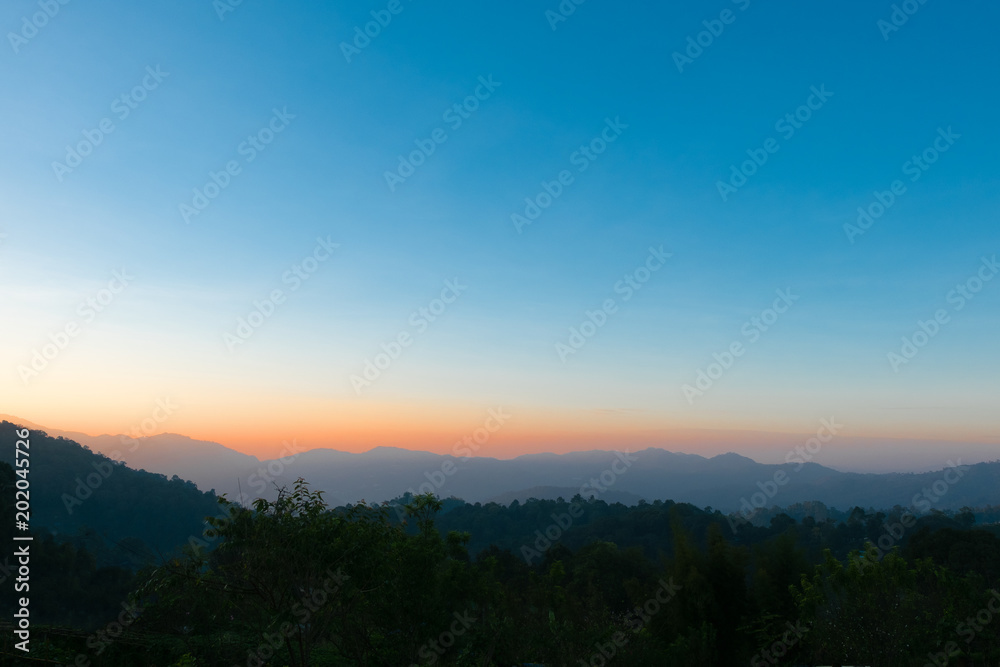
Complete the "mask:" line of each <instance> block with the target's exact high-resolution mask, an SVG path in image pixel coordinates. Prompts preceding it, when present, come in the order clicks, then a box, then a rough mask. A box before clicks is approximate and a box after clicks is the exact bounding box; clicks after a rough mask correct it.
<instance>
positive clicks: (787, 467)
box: [0, 416, 1000, 513]
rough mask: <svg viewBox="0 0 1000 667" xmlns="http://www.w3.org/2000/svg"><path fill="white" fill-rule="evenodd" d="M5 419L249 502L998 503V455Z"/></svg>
mask: <svg viewBox="0 0 1000 667" xmlns="http://www.w3.org/2000/svg"><path fill="white" fill-rule="evenodd" d="M0 418H3V419H7V420H8V421H11V422H14V423H19V424H23V425H24V426H27V427H28V428H31V429H33V430H43V431H46V432H48V433H49V435H51V436H53V437H58V436H61V437H64V438H66V439H68V440H73V441H76V442H78V443H80V444H81V445H83V446H85V447H88V448H90V449H91V450H92V451H95V452H99V453H101V454H104V455H105V456H108V457H110V458H113V459H118V460H121V461H123V462H124V463H125V464H126V465H128V466H129V467H131V468H135V469H144V470H147V471H149V472H154V473H159V474H163V475H166V476H167V477H172V476H173V475H177V476H178V477H180V478H181V479H185V480H190V481H192V482H194V483H195V484H196V485H197V486H198V488H199V489H201V490H202V491H209V490H214V491H215V492H216V493H218V494H223V493H224V494H226V495H227V496H228V497H229V498H231V499H235V498H239V497H240V494H243V496H242V497H243V499H244V500H250V499H253V498H256V497H261V496H264V497H273V496H274V494H275V493H276V489H277V488H278V487H279V486H282V485H291V483H292V482H294V481H295V479H296V478H298V477H302V478H304V479H305V480H306V481H307V482H309V484H310V485H311V486H312V487H313V488H315V489H319V490H322V491H324V493H325V496H326V499H327V501H328V502H329V503H331V504H334V505H340V504H346V503H353V502H357V501H360V500H365V501H367V502H381V501H385V500H391V499H393V498H397V497H399V496H401V495H402V494H404V493H406V492H408V491H409V492H411V493H423V492H433V493H435V494H437V495H439V496H441V497H457V498H461V499H463V500H466V501H468V502H471V503H476V502H481V503H485V502H491V501H492V502H500V503H504V504H508V503H510V502H512V501H513V500H521V501H523V500H526V499H527V498H530V497H535V498H539V499H542V498H553V499H554V498H557V497H559V496H562V497H564V498H566V499H569V498H572V497H573V496H574V495H576V494H580V495H581V496H584V497H589V496H595V497H597V498H599V499H602V500H605V501H607V502H622V503H624V504H635V503H638V502H639V501H641V500H646V501H653V500H657V499H660V500H667V499H669V500H674V501H676V502H688V503H692V504H694V505H697V506H699V507H706V506H710V507H713V508H715V509H719V510H722V511H724V512H733V511H740V510H742V511H743V512H745V513H746V512H749V510H750V509H751V508H754V507H759V506H767V507H772V506H787V505H791V504H794V503H798V502H808V501H819V502H822V503H824V504H826V505H828V506H831V507H839V508H847V507H853V506H856V505H857V506H861V507H866V508H867V507H873V508H889V507H893V506H895V505H900V506H903V507H913V508H914V509H915V510H916V511H919V512H927V511H930V510H932V509H937V510H955V509H959V508H961V507H963V506H970V507H977V506H985V505H989V504H997V503H1000V462H990V463H977V464H975V465H965V464H963V463H962V462H961V461H960V460H956V461H952V462H951V464H952V465H953V467H948V468H944V469H941V470H938V471H933V472H926V473H853V472H840V471H837V470H834V469H832V468H828V467H825V466H822V465H819V464H816V463H811V462H804V461H803V462H793V463H785V464H765V463H758V462H756V461H754V460H752V459H750V458H747V457H745V456H741V455H739V454H734V453H728V454H721V455H717V456H713V457H711V458H706V457H703V456H699V455H696V454H683V453H676V452H670V451H667V450H664V449H659V448H647V449H643V450H641V451H637V452H630V453H626V452H616V451H611V450H608V451H602V450H594V451H584V452H573V453H568V454H529V455H524V456H519V457H517V458H513V459H495V458H489V457H471V458H468V459H463V458H462V457H455V456H449V455H439V454H434V453H430V452H421V451H413V450H407V449H399V448H394V447H376V448H374V449H372V450H369V451H367V452H364V453H350V452H343V451H337V450H334V449H312V450H309V451H296V450H295V447H294V445H289V446H288V447H287V455H286V456H284V457H282V458H278V459H273V460H266V461H262V460H259V459H258V458H256V457H254V456H249V455H247V454H242V453H240V452H237V451H235V450H232V449H229V448H227V447H225V446H223V445H221V444H218V443H215V442H207V441H199V440H193V439H191V438H189V437H187V436H183V435H176V434H169V433H166V434H161V435H155V436H151V437H148V438H142V439H140V440H132V439H130V438H128V437H127V436H111V435H101V436H91V435H87V434H84V433H78V432H68V431H60V430H58V429H48V428H45V427H44V426H40V425H37V424H31V423H29V422H26V421H25V420H23V419H18V418H16V417H7V416H2V417H0Z"/></svg>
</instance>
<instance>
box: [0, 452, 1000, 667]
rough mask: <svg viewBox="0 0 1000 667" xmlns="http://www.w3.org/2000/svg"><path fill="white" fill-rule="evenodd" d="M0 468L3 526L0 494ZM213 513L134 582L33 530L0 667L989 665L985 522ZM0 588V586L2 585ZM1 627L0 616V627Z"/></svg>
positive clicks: (937, 517) (652, 508) (420, 508)
mask: <svg viewBox="0 0 1000 667" xmlns="http://www.w3.org/2000/svg"><path fill="white" fill-rule="evenodd" d="M0 468H2V470H0V476H2V487H3V491H2V492H0V498H2V504H3V512H4V516H5V517H7V516H12V515H13V512H12V511H11V510H12V508H11V507H9V505H10V504H11V502H12V500H11V499H12V498H13V493H12V491H11V489H12V486H13V481H14V473H13V470H12V469H11V468H10V466H8V465H6V464H0ZM216 503H217V508H215V511H214V512H212V513H211V514H210V515H208V516H207V517H206V521H205V529H204V530H203V531H198V532H196V533H193V534H191V535H190V536H189V539H188V540H187V542H185V543H183V544H181V545H178V548H177V549H175V550H174V551H173V552H172V553H170V554H166V555H164V554H158V555H157V556H155V557H150V556H149V555H148V553H147V560H146V562H145V563H144V564H142V565H136V564H135V563H134V562H132V563H117V564H116V563H111V562H108V561H109V559H108V557H107V554H108V553H112V550H111V549H110V547H108V546H107V545H105V546H104V547H103V550H104V553H105V557H103V558H102V556H101V553H99V552H95V551H94V550H93V549H92V547H91V546H90V545H88V543H87V542H86V541H84V540H81V539H80V536H81V535H90V541H91V543H92V544H101V543H102V538H101V535H102V532H101V527H100V526H87V527H82V528H80V534H79V535H77V536H75V537H74V536H65V535H53V534H51V533H50V532H47V531H44V530H38V531H37V532H36V542H35V551H34V556H33V562H32V565H33V570H32V589H31V605H32V613H33V626H32V627H33V629H32V639H31V651H30V654H29V655H27V656H25V655H24V654H23V653H20V652H18V651H16V650H15V649H14V647H13V643H14V641H15V639H14V638H13V633H12V631H11V630H10V629H8V630H6V631H5V632H4V635H3V642H2V644H0V657H3V658H4V659H5V660H7V661H9V664H25V665H28V664H38V665H43V664H45V665H52V664H59V665H76V666H79V667H85V666H88V665H163V666H174V665H176V666H180V665H247V666H260V665H288V666H289V667H292V666H302V665H330V666H345V667H346V666H348V665H358V666H376V665H393V666H398V665H403V666H406V665H420V666H423V665H482V666H488V665H498V666H499V665H505V666H506V665H536V666H538V665H553V666H555V665H573V666H579V665H591V666H594V667H597V666H600V665H605V664H609V665H610V664H620V665H692V666H693V665H737V664H748V665H751V666H757V665H779V664H781V665H872V666H884V667H889V666H897V665H899V666H903V665H925V664H932V665H938V666H939V665H945V664H953V665H995V664H998V661H1000V618H995V617H996V616H997V615H998V613H1000V592H998V589H1000V581H998V578H1000V542H998V526H997V525H996V523H993V521H995V517H996V514H997V509H996V508H992V507H990V508H982V509H978V510H973V509H972V508H965V509H964V510H963V511H961V512H957V513H942V512H934V511H932V512H930V513H927V514H924V515H920V516H916V515H914V514H911V513H910V512H908V511H907V510H905V509H903V508H900V507H896V508H893V509H890V510H887V511H884V512H876V511H874V510H871V509H869V510H865V509H862V508H853V509H852V510H851V511H849V512H846V513H842V512H837V511H836V510H832V509H830V508H825V507H822V506H814V507H802V506H799V507H795V508H788V512H776V513H775V512H774V510H772V514H773V516H770V518H769V519H767V521H766V525H755V523H760V522H759V521H757V522H751V521H745V520H734V518H733V517H730V516H726V515H723V514H722V513H721V512H718V511H714V510H712V509H711V508H697V507H694V506H692V505H687V504H678V503H673V502H670V501H656V502H654V503H640V504H639V505H638V506H632V507H628V506H625V505H621V504H618V503H614V504H608V503H605V502H604V501H601V500H593V499H583V498H580V497H576V498H573V499H570V500H564V499H558V500H554V501H546V500H535V499H531V500H528V501H527V502H524V503H518V502H516V501H515V502H514V503H512V504H511V505H510V506H502V505H498V504H494V503H488V504H486V505H480V504H476V505H470V504H467V503H464V502H462V501H461V500H459V499H454V498H451V499H439V498H437V497H435V496H433V495H429V494H428V495H420V496H410V495H407V496H403V497H401V498H399V499H397V500H396V501H394V502H391V503H383V504H380V505H376V504H368V503H364V502H359V503H357V504H354V505H348V506H342V507H329V506H328V505H327V503H326V502H325V501H324V500H323V494H322V493H321V492H319V491H314V490H312V489H311V488H310V487H309V485H308V483H307V482H306V481H303V480H299V481H298V482H297V483H295V484H294V486H293V487H291V488H283V489H282V490H281V492H280V493H279V494H278V495H277V497H276V499H275V500H273V501H268V500H264V499H261V500H257V501H256V502H255V503H254V504H253V505H252V506H249V507H247V506H241V505H239V504H236V503H234V502H231V501H229V500H227V499H226V498H225V497H220V498H217V499H216ZM165 510H168V508H162V510H161V511H165ZM810 510H812V511H811V512H810ZM793 515H796V516H793ZM817 516H819V517H821V518H819V519H817V518H816V517H817ZM797 517H801V518H797ZM834 517H836V518H834ZM5 529H6V532H7V533H8V536H7V537H8V543H10V540H9V537H10V535H9V533H11V532H13V530H12V525H10V524H9V523H8V524H6V525H5ZM105 532H106V531H105ZM133 542H135V541H134V540H133ZM137 543H138V546H139V547H140V549H141V548H142V547H143V546H144V545H142V543H141V540H138V542H137ZM118 546H120V545H118ZM134 546H135V545H133V547H134ZM147 551H149V550H148V549H147ZM102 561H103V562H102ZM2 575H3V576H4V578H5V579H6V580H7V581H6V582H5V584H4V585H5V586H9V585H10V578H11V576H12V574H11V570H10V562H9V561H8V562H7V563H6V564H5V566H4V568H3V572H2ZM11 605H12V601H11V599H10V596H4V606H5V607H6V608H5V609H4V612H5V614H8V613H9V612H10V607H11ZM6 618H10V616H9V615H7V616H6ZM8 625H9V624H8ZM15 660H16V663H15V662H10V661H15Z"/></svg>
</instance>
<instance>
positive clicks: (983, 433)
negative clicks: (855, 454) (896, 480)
mask: <svg viewBox="0 0 1000 667" xmlns="http://www.w3.org/2000/svg"><path fill="white" fill-rule="evenodd" d="M674 5H677V6H674ZM998 19H1000V7H998V6H997V5H995V4H993V3H987V2H973V3H962V4H961V5H959V6H952V5H949V4H946V3H942V2H933V1H932V2H926V3H924V4H920V3H919V2H917V0H911V1H910V2H904V3H901V4H898V3H897V4H893V3H888V2H885V3H882V2H860V1H850V2H841V3H794V4H793V3H781V4H780V5H775V4H774V3H763V2H760V1H759V0H737V1H735V2H730V1H721V0H719V1H715V2H694V3H653V2H633V3H617V4H616V3H609V2H601V1H600V0H590V1H589V2H583V3H581V4H579V5H577V4H575V2H573V1H572V0H566V1H565V2H563V3H562V4H560V3H558V2H556V1H555V0H550V1H549V2H524V3H521V2H515V3H501V2H483V3H471V4H470V3H459V2H439V3H431V2H425V1H422V0H393V1H391V2H382V1H381V0H377V1H375V2H371V3H321V2H303V3H297V4H295V5H289V4H288V3H277V2H263V1H262V0H243V1H242V2H239V3H237V2H236V0H216V1H215V2H213V1H211V0H198V1H197V2H191V3H182V5H180V6H179V5H178V4H177V3H173V2H166V1H162V2H158V1H148V0H147V1H141V2H137V3H130V4H128V5H122V4H121V3H110V2H90V3H82V2H71V1H67V2H66V4H61V3H60V2H59V1H58V0H50V2H46V0H42V1H41V2H38V1H37V0H36V1H35V2H29V1H27V0H14V1H12V2H9V3H6V4H5V5H4V7H3V8H2V9H0V27H2V31H3V33H4V34H5V39H4V42H5V44H3V45H0V82H2V84H3V86H4V89H5V90H7V91H8V94H7V97H6V99H7V103H6V104H4V105H2V107H0V121H2V122H0V138H2V139H0V143H2V146H3V148H4V150H3V153H2V154H0V321H2V324H3V326H2V327H0V371H2V372H0V412H5V413H8V414H14V415H18V416H20V417H23V418H24V419H27V420H30V421H32V422H37V423H42V424H46V425H49V426H51V427H53V428H61V429H68V430H78V431H85V432H89V433H95V434H97V433H120V432H128V431H131V430H132V429H135V428H145V429H146V431H144V432H146V433H147V434H148V433H149V432H151V431H155V432H174V433H183V434H186V435H190V436H192V437H196V438H201V439H206V440H214V441H217V442H221V443H223V444H225V445H227V446H230V447H233V448H235V449H239V450H241V451H245V452H248V453H253V454H257V455H261V456H270V455H274V454H276V453H277V452H278V451H279V450H280V449H281V443H282V442H283V441H286V440H292V439H295V440H296V441H297V442H298V443H300V445H303V444H304V445H305V446H307V447H332V448H336V449H341V450H346V451H364V450H367V449H369V448H371V447H375V446H379V445H387V446H399V447H407V448H418V449H426V450H430V451H436V452H448V451H451V449H452V448H453V443H455V442H456V441H458V440H460V439H461V438H463V437H465V436H467V435H470V434H472V433H475V432H476V429H479V428H485V427H487V426H489V427H490V429H492V430H490V439H489V444H488V445H484V447H483V450H482V451H481V452H480V453H481V454H483V455H489V456H495V457H499V458H506V457H510V456H515V455H519V454H523V453H528V452H545V451H554V452H564V451H570V450H574V449H592V448H617V449H625V448H629V447H632V448H635V447H638V446H640V445H641V446H651V445H652V446H662V447H664V448H667V449H675V450H676V449H682V450H683V451H690V452H693V453H707V452H710V451H715V450H716V449H720V450H721V451H727V450H732V451H737V452H741V451H750V449H749V448H750V447H751V444H752V442H757V441H758V440H759V437H757V436H753V435H752V434H754V433H757V434H760V433H783V434H805V435H808V434H813V433H815V432H816V430H817V429H818V428H819V427H820V426H821V420H822V419H830V418H833V419H836V421H837V423H840V424H842V425H843V429H842V431H841V432H840V435H843V436H844V437H845V438H846V437H847V436H850V437H851V438H861V439H864V438H892V439H895V441H896V442H898V443H899V444H898V456H899V457H900V461H901V462H902V461H903V460H905V458H906V457H907V455H908V452H911V451H916V450H921V451H922V452H923V453H924V454H927V453H928V448H931V450H933V451H930V454H932V455H936V454H937V453H938V452H940V457H941V462H942V465H943V464H944V462H945V460H946V459H947V458H948V453H949V445H948V443H970V442H971V443H980V444H985V445H1000V429H998V428H997V419H996V405H997V398H998V389H997V377H998V371H1000V355H998V354H997V347H996V335H997V330H998V324H1000V310H998V305H1000V280H996V281H993V280H992V278H993V277H994V274H996V273H997V272H998V271H1000V267H998V266H997V265H996V264H995V261H996V259H995V258H996V255H997V253H998V251H1000V232H998V227H997V218H996V211H997V204H998V199H1000V188H998V167H997V158H996V156H997V154H998V139H1000V130H998V126H997V123H996V109H997V103H998V101H1000V100H998V95H997V89H996V87H995V85H994V84H993V80H994V79H995V74H996V72H997V69H998V64H1000V54H998V50H997V48H996V44H995V30H994V26H995V25H996V24H997V20H998ZM366 31H367V32H366ZM164 406H166V407H164ZM491 410H492V411H494V413H496V411H500V412H499V413H497V414H501V415H503V416H502V418H501V419H497V418H496V417H495V415H494V414H493V413H491V412H490V411H491ZM143 424H145V425H146V426H143ZM720 431H724V432H731V434H732V435H731V437H724V438H722V444H719V442H720V438H719V435H718V433H719V432H720ZM699 433H704V434H706V435H705V438H704V440H705V442H706V443H708V442H709V441H711V443H714V444H711V445H709V444H705V445H704V447H703V448H702V447H701V446H700V445H699V442H700V440H699V437H700V436H699V435H698V434H699ZM748 434H750V435H748ZM681 445H683V446H681ZM782 446H784V445H782ZM954 446H956V447H957V446H959V444H955V445H954ZM861 449H863V448H859V449H858V451H859V452H860V451H861ZM988 449H989V448H988V447H987V450H988ZM997 451H1000V447H998V449H997ZM859 455H860V454H859ZM779 458H780V457H779ZM847 459H848V460H849V459H850V457H849V456H848V457H847Z"/></svg>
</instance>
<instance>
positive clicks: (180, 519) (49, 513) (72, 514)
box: [0, 421, 217, 569]
mask: <svg viewBox="0 0 1000 667" xmlns="http://www.w3.org/2000/svg"><path fill="white" fill-rule="evenodd" d="M18 428H19V427H18V426H15V425H14V424H11V423H10V422H7V421H4V422H0V453H2V455H0V461H3V462H6V463H8V464H13V462H14V451H15V442H16V441H17V440H18V439H19V438H18V437H17V435H16V430H17V429H18ZM29 441H30V449H29V450H28V451H29V453H30V457H29V461H30V471H31V472H30V479H31V488H32V490H33V491H32V493H31V524H32V526H33V527H35V528H37V529H44V530H45V531H47V532H50V533H52V534H54V535H57V536H59V539H60V540H61V541H70V542H72V543H73V544H75V545H76V546H77V547H80V548H84V549H86V550H87V551H88V552H90V553H91V554H93V555H94V556H95V558H96V559H97V561H98V563H99V564H100V565H117V566H120V567H124V568H130V569H134V568H138V567H141V566H142V565H144V564H147V563H150V562H153V561H155V560H157V559H158V558H160V557H162V556H165V555H168V554H171V553H172V552H173V551H174V550H175V549H177V548H178V547H179V546H180V545H182V544H185V543H187V542H188V539H189V537H190V536H192V535H193V536H196V537H197V536H199V535H201V532H202V530H203V528H204V526H203V517H204V516H206V515H208V514H211V513H212V512H214V511H215V510H216V500H217V499H216V497H215V495H214V494H212V493H203V492H201V491H199V490H198V487H197V486H195V485H194V483H192V482H189V481H185V480H182V479H180V478H179V477H177V476H176V475H175V476H174V477H173V478H172V479H167V478H166V477H165V476H164V475H160V474H156V473H150V472H146V471H145V470H133V469H131V468H129V467H127V466H125V465H124V464H122V463H121V462H119V461H114V460H112V459H109V458H107V457H105V456H103V455H101V454H97V453H95V452H92V451H90V450H89V449H88V448H86V447H83V446H81V445H79V444H78V443H76V442H73V441H72V440H66V439H65V438H52V437H49V436H48V435H47V434H46V433H44V432H42V431H32V432H31V433H30V436H29ZM138 446H142V445H141V444H139V445H138ZM123 447H124V445H123ZM4 520H6V515H5V518H4Z"/></svg>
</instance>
